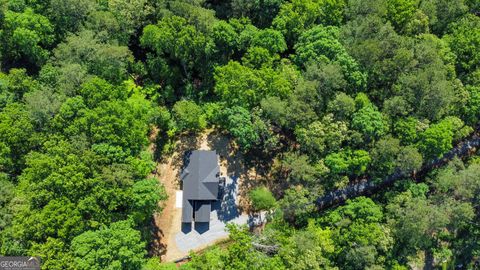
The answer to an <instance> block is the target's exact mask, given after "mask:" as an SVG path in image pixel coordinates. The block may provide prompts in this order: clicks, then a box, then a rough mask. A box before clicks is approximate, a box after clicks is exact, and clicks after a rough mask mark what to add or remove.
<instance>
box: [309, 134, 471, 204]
mask: <svg viewBox="0 0 480 270" xmlns="http://www.w3.org/2000/svg"><path fill="white" fill-rule="evenodd" d="M479 133H480V125H478V126H477V128H476V130H475V132H474V133H473V134H472V135H471V136H469V137H468V138H467V139H466V140H464V141H462V142H460V143H458V144H457V145H456V146H455V147H454V148H453V149H452V150H450V151H448V152H447V153H445V154H444V155H443V156H442V157H441V158H436V159H434V160H431V161H429V162H427V163H426V164H424V165H423V166H422V168H421V169H420V171H418V172H417V173H416V174H415V175H416V177H420V178H421V177H422V176H425V175H426V174H427V173H428V172H430V171H431V170H432V169H435V168H438V167H439V166H442V165H445V164H447V163H448V162H449V161H451V160H452V159H453V158H454V157H459V158H465V157H468V156H470V155H472V154H473V153H475V152H476V151H477V148H479V147H480V134H479ZM410 175H413V172H411V174H410ZM406 177H409V175H404V174H401V173H394V174H391V175H388V176H387V177H385V178H384V179H383V180H381V181H372V180H366V179H365V180H364V181H361V182H359V183H355V184H351V185H348V186H347V187H346V188H343V189H338V190H335V191H332V192H329V193H328V194H326V195H324V196H321V197H318V198H317V199H316V200H315V202H314V204H315V205H316V206H317V208H318V209H319V210H323V209H326V208H329V207H331V206H335V205H338V204H340V203H343V202H345V201H346V200H348V199H352V198H355V197H358V196H362V195H369V194H373V193H374V192H376V191H378V190H380V189H383V188H385V187H387V186H390V185H392V184H393V183H395V181H397V180H401V179H405V178H406Z"/></svg>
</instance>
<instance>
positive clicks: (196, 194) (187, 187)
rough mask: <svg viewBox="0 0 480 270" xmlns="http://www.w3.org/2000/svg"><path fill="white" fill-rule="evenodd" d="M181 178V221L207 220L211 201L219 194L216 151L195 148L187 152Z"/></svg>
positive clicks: (218, 169) (208, 219)
mask: <svg viewBox="0 0 480 270" xmlns="http://www.w3.org/2000/svg"><path fill="white" fill-rule="evenodd" d="M181 179H182V182H183V208H182V222H184V223H191V222H192V221H193V222H209V221H210V211H211V209H212V202H213V201H216V200H218V194H219V180H220V168H219V166H218V157H217V153H216V152H215V151H206V150H195V151H192V152H191V153H189V154H187V155H186V157H185V161H184V169H183V171H182V173H181Z"/></svg>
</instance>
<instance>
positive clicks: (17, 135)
mask: <svg viewBox="0 0 480 270" xmlns="http://www.w3.org/2000/svg"><path fill="white" fill-rule="evenodd" d="M34 134H35V133H34V130H33V125H32V123H31V122H30V117H29V115H28V112H27V111H26V110H25V108H24V106H22V105H21V104H19V103H10V104H8V105H7V106H6V107H5V108H4V109H3V110H2V111H1V112H0V142H2V159H3V162H2V163H3V164H2V165H4V166H5V165H6V166H5V167H4V168H3V169H4V172H8V173H11V174H13V176H15V175H17V174H18V173H19V172H20V171H21V170H22V169H23V165H24V163H25V155H26V154H27V153H28V152H29V151H30V150H31V147H32V146H33V145H34V144H33V142H34V140H33V136H34Z"/></svg>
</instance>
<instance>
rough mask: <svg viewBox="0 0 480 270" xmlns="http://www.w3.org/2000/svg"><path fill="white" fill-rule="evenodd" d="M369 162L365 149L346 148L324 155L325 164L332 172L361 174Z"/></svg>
mask: <svg viewBox="0 0 480 270" xmlns="http://www.w3.org/2000/svg"><path fill="white" fill-rule="evenodd" d="M370 162H371V158H370V155H369V154H368V152H367V151H365V150H354V151H351V150H349V149H347V150H342V151H340V152H338V153H332V154H329V155H327V156H326V157H325V165H327V167H328V168H329V169H330V172H331V173H332V174H347V175H362V174H363V173H365V171H366V170H367V166H368V165H369V164H370Z"/></svg>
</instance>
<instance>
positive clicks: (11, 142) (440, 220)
mask: <svg viewBox="0 0 480 270" xmlns="http://www.w3.org/2000/svg"><path fill="white" fill-rule="evenodd" d="M479 121H480V1H478V0H368V1H362V0H223V1H222V0H0V255H2V256H38V257H40V258H41V260H42V269H80V270H83V269H92V270H96V269H111V270H113V269H132V270H138V269H142V270H172V269H177V268H178V269H182V270H207V269H232V270H233V269H235V270H243V269H245V270H246V269H256V270H267V269H268V270H270V269H272V270H274V269H275V270H282V269H285V270H286V269H292V270H311V269H312V270H315V269H346V270H350V269H351V270H353V269H369V270H376V269H394V270H407V269H478V268H480V155H475V154H472V155H470V156H467V157H462V158H458V157H457V158H453V159H452V160H451V161H450V162H448V164H446V165H445V166H440V167H437V168H434V169H433V170H430V171H428V172H426V173H425V174H423V175H422V176H419V177H416V175H415V174H416V172H418V171H419V170H420V169H421V168H422V166H424V165H425V164H427V163H428V162H430V161H431V160H433V159H437V158H441V157H442V156H443V155H444V154H445V153H447V152H448V151H449V150H451V149H452V148H453V147H454V146H455V145H456V144H457V143H460V142H462V140H464V139H465V138H468V137H469V136H471V134H472V133H473V132H475V130H477V129H478V125H479V124H480V123H479ZM208 128H214V129H217V130H220V131H221V132H224V133H225V134H228V136H229V137H230V138H232V140H233V141H234V142H235V144H236V145H237V146H238V151H240V152H241V153H243V155H244V156H245V157H246V159H247V161H248V162H249V163H250V164H254V166H256V167H258V168H261V169H262V172H263V178H262V179H263V180H262V184H261V186H259V187H257V188H255V189H253V190H252V191H251V193H250V199H251V201H252V205H253V208H254V209H255V210H257V211H262V210H263V211H267V212H268V215H267V216H266V220H267V221H268V222H267V224H266V225H265V226H264V228H263V229H262V230H261V232H251V231H249V230H248V229H247V228H246V227H239V226H233V225H231V226H229V230H230V240H229V241H228V243H226V244H224V245H218V246H212V247H210V248H208V249H207V250H205V251H204V252H201V253H198V254H195V253H192V255H191V259H190V260H189V261H188V262H186V263H184V264H182V265H180V266H178V265H176V264H174V263H168V262H160V260H159V258H158V257H155V256H152V255H151V254H150V252H149V246H150V243H151V241H152V239H151V237H152V236H151V233H150V227H151V222H152V215H153V214H154V213H156V212H160V211H161V210H162V209H161V205H162V201H165V200H166V199H167V194H166V192H165V188H164V187H163V186H162V185H161V184H160V183H159V182H158V181H157V180H156V179H153V178H152V177H151V173H152V171H153V170H154V169H155V164H156V160H158V159H159V158H161V157H162V155H166V154H167V153H169V151H171V150H172V148H173V146H174V142H175V141H176V138H177V137H178V136H179V135H180V134H185V133H189V134H198V133H201V132H202V131H203V130H205V129H208ZM154 129H155V130H157V131H158V134H157V137H156V138H155V142H156V144H157V150H158V151H156V152H155V153H153V154H152V153H151V152H149V149H148V144H149V136H150V135H151V134H152V130H154ZM392 174H400V175H401V176H402V179H400V180H399V181H396V182H395V183H394V184H393V185H392V186H390V187H388V188H385V189H382V190H380V191H379V192H376V193H375V194H372V195H370V196H360V197H357V198H351V199H349V200H347V201H346V202H345V203H342V204H340V205H336V206H335V207H330V208H327V209H324V210H321V211H319V209H317V208H316V207H315V205H314V204H312V203H311V202H314V201H315V200H316V198H318V197H321V196H323V195H325V194H327V193H328V192H331V191H335V190H338V189H342V188H345V187H347V186H348V185H350V184H354V183H358V182H359V181H363V180H364V179H368V180H369V181H373V182H375V181H381V180H382V179H384V178H385V177H387V176H389V175H392ZM258 246H265V247H273V249H274V250H273V252H266V251H265V250H262V249H259V248H258Z"/></svg>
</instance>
